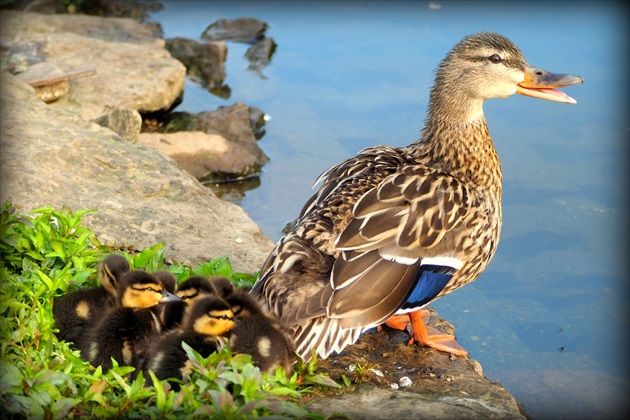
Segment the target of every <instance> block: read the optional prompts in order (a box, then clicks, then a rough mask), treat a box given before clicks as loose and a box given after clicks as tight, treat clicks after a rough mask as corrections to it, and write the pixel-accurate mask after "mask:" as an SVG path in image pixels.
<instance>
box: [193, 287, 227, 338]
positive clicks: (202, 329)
mask: <svg viewBox="0 0 630 420" xmlns="http://www.w3.org/2000/svg"><path fill="white" fill-rule="evenodd" d="M233 327H234V313H233V312H232V309H231V308H230V305H229V304H228V303H227V302H226V301H225V300H223V299H221V298H220V297H218V296H211V295H209V296H203V297H200V298H199V299H198V300H197V301H196V302H195V303H194V305H193V306H192V307H191V309H190V313H189V314H188V317H187V320H186V323H185V325H184V329H185V330H187V331H194V332H196V333H198V334H203V335H206V336H224V335H226V334H228V333H229V332H230V330H231V329H232V328H233Z"/></svg>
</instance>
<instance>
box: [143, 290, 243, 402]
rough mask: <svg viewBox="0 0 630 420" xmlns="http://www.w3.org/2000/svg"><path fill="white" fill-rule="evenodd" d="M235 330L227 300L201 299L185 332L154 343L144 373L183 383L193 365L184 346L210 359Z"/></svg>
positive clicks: (189, 316) (174, 385)
mask: <svg viewBox="0 0 630 420" xmlns="http://www.w3.org/2000/svg"><path fill="white" fill-rule="evenodd" d="M233 326H234V314H233V312H232V310H231V309H230V306H229V305H228V303H227V302H225V300H223V299H221V298H220V297H218V296H214V295H204V296H201V297H199V298H198V299H197V300H196V301H195V302H194V304H193V305H192V306H191V307H190V310H189V312H188V313H187V315H186V319H185V321H184V324H183V327H182V329H176V330H173V331H169V332H168V333H166V334H164V335H162V336H160V337H159V338H157V339H156V340H154V341H153V342H152V343H151V345H150V346H149V349H148V351H147V357H146V359H145V361H144V363H143V368H142V369H143V370H144V371H148V370H151V371H153V373H154V374H155V376H156V377H157V378H158V379H160V380H164V379H170V378H175V379H179V380H182V379H183V378H185V377H187V376H189V375H190V363H191V362H190V360H189V359H188V356H187V355H186V351H185V350H184V348H183V347H182V342H185V343H186V344H188V345H189V346H190V347H191V348H192V349H194V350H195V351H196V352H198V353H199V354H200V355H201V356H202V357H208V356H209V355H210V354H212V353H214V352H216V351H218V350H219V349H220V348H221V347H223V345H224V340H223V338H222V337H224V336H225V335H227V334H228V333H229V331H230V330H231V329H232V328H233ZM145 377H146V378H148V376H147V375H145ZM170 383H171V386H172V388H173V389H176V390H177V389H179V383H177V382H175V381H171V382H170Z"/></svg>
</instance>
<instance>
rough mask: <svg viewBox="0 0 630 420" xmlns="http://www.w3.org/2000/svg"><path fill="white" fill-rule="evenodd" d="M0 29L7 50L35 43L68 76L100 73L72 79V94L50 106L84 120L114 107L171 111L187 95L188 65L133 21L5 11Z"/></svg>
mask: <svg viewBox="0 0 630 420" xmlns="http://www.w3.org/2000/svg"><path fill="white" fill-rule="evenodd" d="M1 26H2V28H1V30H0V31H1V32H0V37H1V41H2V44H3V46H5V47H6V48H12V47H14V46H16V45H28V44H35V45H38V46H39V48H38V49H37V51H38V53H39V55H41V56H42V57H43V60H44V61H46V62H49V63H52V64H55V65H57V66H58V67H59V68H60V69H61V70H63V71H64V72H67V73H71V72H73V71H75V70H77V69H82V68H85V67H86V66H87V67H93V68H95V69H96V74H95V75H93V76H90V77H86V78H82V79H77V80H73V81H71V82H70V91H69V93H68V94H66V95H64V96H63V97H62V98H60V99H59V100H57V101H55V102H54V103H53V104H51V106H53V107H56V108H60V109H68V110H72V111H74V112H76V113H78V114H79V115H81V116H82V117H83V118H84V119H87V120H89V119H94V118H98V117H100V116H101V115H103V114H105V113H107V112H108V111H109V110H111V109H112V108H127V109H133V110H136V111H138V112H140V113H148V112H156V111H161V110H168V109H170V108H171V107H172V106H173V104H175V103H176V102H177V101H178V100H179V99H180V97H181V95H182V93H183V89H184V80H185V77H186V68H185V67H184V65H183V64H182V63H181V62H179V61H178V60H176V59H174V58H173V57H172V56H171V55H170V54H169V52H168V51H166V50H165V49H164V40H161V39H157V38H153V37H152V35H151V33H150V31H149V30H148V29H146V28H144V27H143V26H142V25H140V24H139V23H137V22H135V21H133V20H131V19H122V18H107V19H106V18H99V17H92V16H83V15H82V16H75V15H41V14H37V13H26V12H12V11H3V13H2V25H1Z"/></svg>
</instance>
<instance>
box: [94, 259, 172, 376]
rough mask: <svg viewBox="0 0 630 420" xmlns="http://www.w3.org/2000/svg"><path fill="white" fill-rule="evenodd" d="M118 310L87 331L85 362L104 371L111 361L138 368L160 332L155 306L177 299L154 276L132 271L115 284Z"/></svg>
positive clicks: (108, 367)
mask: <svg viewBox="0 0 630 420" xmlns="http://www.w3.org/2000/svg"><path fill="white" fill-rule="evenodd" d="M117 294H118V296H117V307H116V308H114V309H113V310H111V311H110V312H109V313H108V314H107V315H106V316H105V317H104V318H103V319H102V320H101V321H100V322H99V323H98V324H97V325H95V326H94V328H92V329H91V330H90V334H89V337H88V349H87V350H88V351H87V356H88V360H89V361H90V362H91V363H92V364H93V365H95V366H98V365H100V366H102V367H103V369H104V370H105V371H106V370H108V369H110V368H111V367H112V361H111V358H114V359H116V361H118V362H119V363H120V364H124V365H129V366H139V365H140V363H141V360H142V355H143V353H144V351H145V349H146V346H147V345H148V343H149V341H150V340H151V338H152V337H153V336H154V335H156V334H160V333H161V332H162V324H161V322H160V319H159V317H158V315H157V314H156V311H157V307H158V304H159V303H160V302H167V301H171V300H176V299H178V298H177V296H175V295H173V294H172V293H169V292H168V291H166V290H165V287H164V285H163V284H162V282H161V281H159V280H158V279H157V278H156V277H155V276H153V275H151V274H149V273H147V272H145V271H142V270H135V271H130V272H128V273H125V274H124V275H123V276H122V278H121V279H120V281H119V283H118V288H117Z"/></svg>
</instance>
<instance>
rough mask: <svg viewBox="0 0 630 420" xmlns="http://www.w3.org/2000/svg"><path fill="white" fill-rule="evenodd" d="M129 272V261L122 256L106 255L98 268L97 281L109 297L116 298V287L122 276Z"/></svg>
mask: <svg viewBox="0 0 630 420" xmlns="http://www.w3.org/2000/svg"><path fill="white" fill-rule="evenodd" d="M129 270H131V266H130V265H129V261H127V258H125V257H124V256H122V255H119V254H112V255H108V256H107V257H106V258H105V259H104V260H103V261H101V263H100V264H99V266H98V281H99V283H101V285H102V286H103V288H105V290H107V292H109V294H110V295H112V296H116V287H117V286H118V282H119V281H120V278H121V277H122V275H123V274H125V273H126V272H128V271H129Z"/></svg>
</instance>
